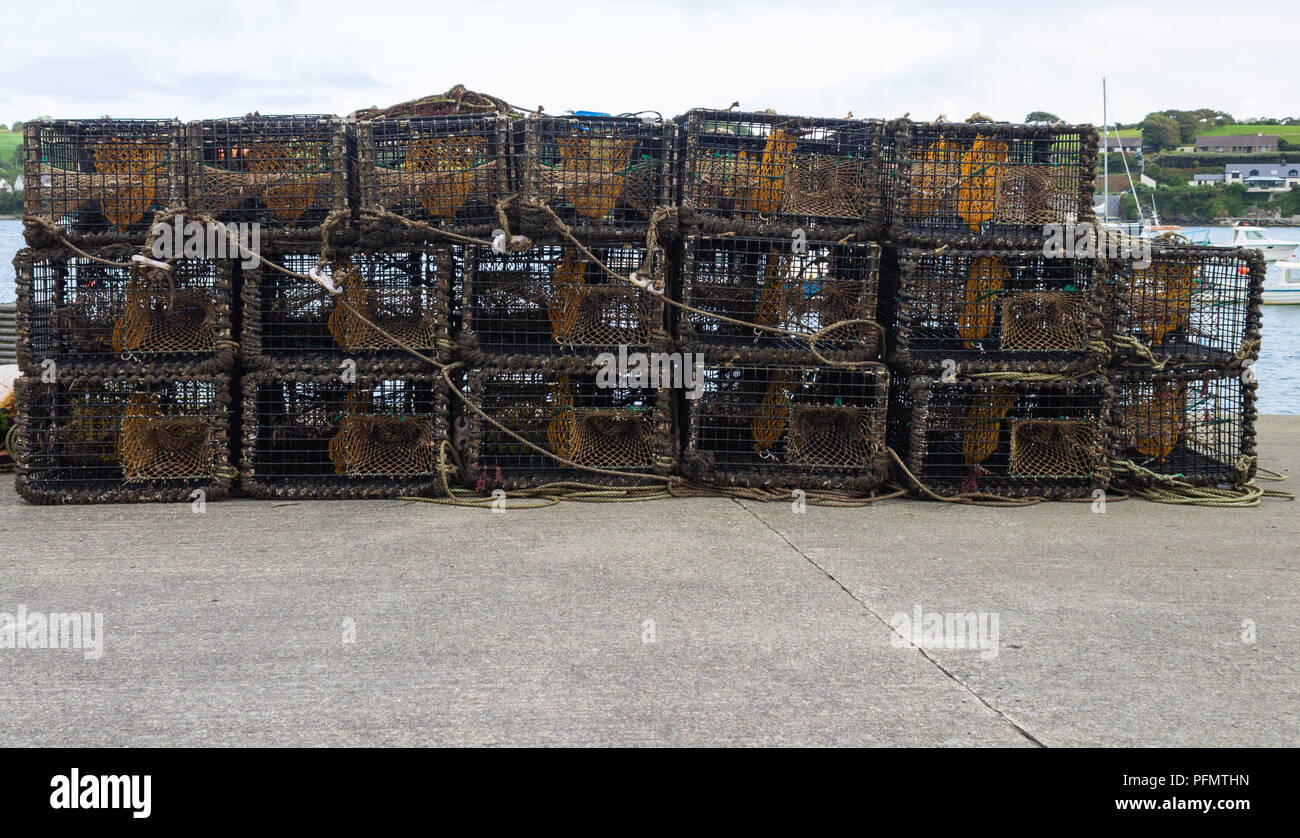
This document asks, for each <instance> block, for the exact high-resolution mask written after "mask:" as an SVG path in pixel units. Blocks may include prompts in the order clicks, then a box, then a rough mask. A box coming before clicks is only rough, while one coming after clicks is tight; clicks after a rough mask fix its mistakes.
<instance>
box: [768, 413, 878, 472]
mask: <svg viewBox="0 0 1300 838" xmlns="http://www.w3.org/2000/svg"><path fill="white" fill-rule="evenodd" d="M877 425H878V423H875V422H873V421H872V414H871V411H869V410H866V409H863V408H860V407H850V406H847V405H806V404H800V405H793V406H791V407H790V428H789V435H788V438H787V442H786V456H785V458H786V462H789V463H797V464H800V465H810V466H838V467H852V468H863V467H867V466H870V465H871V464H872V463H873V462H874V461H875V459H876V458H877V457H878V456H879V454H880V452H881V450H883V449H882V447H881V440H880V439H879V428H878V426H877Z"/></svg>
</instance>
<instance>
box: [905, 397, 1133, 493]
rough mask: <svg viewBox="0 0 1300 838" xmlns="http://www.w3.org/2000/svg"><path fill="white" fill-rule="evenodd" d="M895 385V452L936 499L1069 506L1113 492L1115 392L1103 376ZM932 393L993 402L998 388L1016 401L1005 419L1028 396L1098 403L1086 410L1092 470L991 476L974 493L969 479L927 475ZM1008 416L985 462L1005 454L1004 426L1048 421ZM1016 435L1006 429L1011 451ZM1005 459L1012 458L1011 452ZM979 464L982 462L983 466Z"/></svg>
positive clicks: (1010, 429) (1009, 428) (976, 487)
mask: <svg viewBox="0 0 1300 838" xmlns="http://www.w3.org/2000/svg"><path fill="white" fill-rule="evenodd" d="M894 382H895V383H894V389H893V391H892V394H891V397H890V418H889V433H888V437H889V444H890V447H891V448H893V449H894V451H895V452H896V453H897V454H898V456H899V459H900V460H901V461H902V462H903V464H904V465H905V466H906V467H907V469H908V470H909V471H910V472H911V473H912V474H913V475H915V477H916V479H918V480H919V481H921V482H922V483H923V484H924V485H925V486H926V488H928V489H930V490H931V491H933V492H934V493H935V494H938V495H944V496H953V495H959V494H963V493H966V492H968V491H971V490H972V488H973V490H974V491H976V492H978V493H980V494H984V495H992V496H995V497H1007V498H1039V499H1042V500H1070V499H1075V498H1082V497H1088V496H1092V495H1094V493H1095V492H1097V491H1099V490H1100V491H1105V490H1106V489H1107V488H1108V487H1109V486H1110V483H1111V461H1112V459H1113V457H1114V454H1115V450H1116V449H1115V436H1114V423H1113V420H1112V410H1113V405H1114V399H1115V391H1114V388H1113V386H1112V383H1111V381H1110V379H1109V378H1108V377H1107V376H1106V375H1104V374H1092V375H1086V376H1082V377H1079V378H1075V379H1059V380H1056V381H1033V380H1029V381H1026V380H1022V379H994V380H990V379H979V378H971V377H967V376H958V377H956V378H955V379H953V380H952V381H948V382H945V381H944V380H943V379H940V378H935V377H932V376H927V375H914V374H913V375H898V376H897V377H896V378H895V379H894ZM934 388H961V389H964V390H965V391H966V392H967V393H970V394H971V397H972V399H973V398H974V397H975V395H977V394H978V395H983V396H990V397H991V396H994V395H995V394H996V393H997V392H998V391H999V389H1000V388H1004V389H1005V390H1008V391H1010V392H1011V393H1012V394H1014V395H1015V399H1016V401H1015V402H1013V404H1012V406H1011V409H1009V410H1008V411H1006V413H1010V412H1011V411H1012V410H1015V408H1016V404H1017V403H1018V402H1019V400H1020V398H1021V397H1023V396H1025V395H1034V394H1038V395H1042V394H1044V393H1049V394H1055V395H1057V396H1070V395H1075V394H1083V395H1084V396H1086V397H1087V398H1090V399H1093V400H1095V407H1089V408H1087V411H1088V413H1089V414H1091V415H1092V416H1093V417H1095V418H1091V419H1089V420H1088V421H1089V422H1090V424H1092V426H1093V428H1094V434H1095V436H1094V441H1095V444H1096V449H1095V450H1094V452H1093V457H1092V463H1093V466H1094V468H1093V469H1092V470H1091V471H1090V472H1089V474H1088V475H1086V476H1083V475H1079V476H1058V477H1054V478H1050V477H1049V478H1043V477H1033V476H1015V475H1011V474H1009V473H1008V474H1007V475H1005V476H998V475H993V476H992V478H991V479H992V480H993V481H994V482H992V483H990V482H988V480H989V479H990V478H981V480H982V481H983V482H979V481H977V482H976V484H975V485H974V487H970V486H967V485H965V484H966V483H967V480H966V479H961V480H959V479H958V478H955V477H944V476H935V475H934V474H932V473H931V472H930V470H929V469H927V467H926V463H925V460H926V455H927V452H928V450H929V448H928V446H927V444H926V434H927V433H928V431H929V429H930V428H931V427H932V425H933V420H934V418H935V417H934V415H933V414H932V412H931V406H932V397H933V395H934ZM1006 413H1003V414H1002V415H1001V416H1000V417H999V419H998V438H997V439H998V441H997V443H996V445H995V447H994V449H992V450H991V451H990V452H989V453H988V454H986V456H985V459H987V457H988V456H991V455H992V454H994V453H996V452H998V451H1000V450H1001V449H1002V445H1003V443H1002V433H1003V431H1002V425H1003V423H1016V422H1021V421H1025V419H1026V418H1029V419H1042V418H1045V417H1023V416H1019V417H1017V416H1012V417H1008V416H1007V415H1006ZM940 418H942V417H940ZM1056 419H1057V420H1059V421H1064V422H1077V421H1079V420H1078V419H1077V418H1074V417H1068V418H1062V417H1059V416H1058V417H1056ZM1012 432H1013V429H1012V428H1011V427H1008V429H1007V431H1006V436H1007V441H1008V445H1009V444H1010V442H1011V439H1012ZM1007 454H1008V457H1009V456H1010V451H1009V450H1008V452H1007ZM980 462H983V460H981V461H980ZM976 465H978V463H976ZM1008 471H1009V466H1008ZM902 482H904V483H905V485H907V486H908V487H909V488H914V487H913V485H912V481H911V480H905V481H902Z"/></svg>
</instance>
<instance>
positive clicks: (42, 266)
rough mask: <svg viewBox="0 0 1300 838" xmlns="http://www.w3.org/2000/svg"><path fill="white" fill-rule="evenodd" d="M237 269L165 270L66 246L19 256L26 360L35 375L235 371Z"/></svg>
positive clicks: (194, 262)
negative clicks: (233, 326)
mask: <svg viewBox="0 0 1300 838" xmlns="http://www.w3.org/2000/svg"><path fill="white" fill-rule="evenodd" d="M137 252H138V249H137V248H134V247H132V246H131V245H126V244H122V245H105V246H102V247H100V248H98V249H96V250H95V251H93V255H96V256H98V257H99V258H101V259H105V260H108V261H112V262H126V261H129V260H130V259H131V256H132V254H133V253H137ZM232 269H233V263H232V262H231V261H230V260H226V259H178V260H177V261H175V262H173V263H172V269H171V271H162V270H158V269H156V268H151V267H146V266H144V265H142V264H139V263H136V264H133V265H132V266H131V267H129V268H124V267H115V266H112V265H104V264H101V263H99V262H95V261H93V260H91V259H87V258H85V257H83V256H76V255H73V254H72V252H71V251H68V250H65V249H63V248H52V249H47V250H30V249H28V250H22V251H20V252H19V253H18V255H17V257H15V259H14V271H15V274H16V275H17V288H18V336H19V340H18V358H19V363H20V364H21V366H22V368H23V370H24V372H26V373H28V374H29V375H38V374H40V373H41V372H43V371H45V370H47V369H49V368H50V366H51V362H52V364H53V367H54V368H55V369H76V370H77V371H79V372H81V373H82V374H96V375H112V374H114V371H116V372H117V373H118V374H125V373H127V372H141V371H144V370H146V369H147V370H148V371H149V372H151V373H153V374H155V375H158V374H162V373H163V372H165V371H167V370H183V371H189V372H221V371H229V370H230V368H231V366H232V365H233V363H234V349H233V347H234V344H233V342H232V340H231V327H230V308H231V302H232V300H231V295H232V292H231V273H232Z"/></svg>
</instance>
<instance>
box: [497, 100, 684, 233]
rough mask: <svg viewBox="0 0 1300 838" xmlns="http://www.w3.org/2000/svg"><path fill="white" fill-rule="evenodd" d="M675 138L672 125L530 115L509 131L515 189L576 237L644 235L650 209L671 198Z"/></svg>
mask: <svg viewBox="0 0 1300 838" xmlns="http://www.w3.org/2000/svg"><path fill="white" fill-rule="evenodd" d="M676 137H677V129H676V126H674V125H673V124H672V123H671V122H665V121H663V120H658V119H641V118H640V117H636V116H619V117H609V116H545V115H543V116H531V117H528V118H526V119H524V120H521V121H519V123H518V125H517V127H516V129H515V138H516V139H515V146H516V149H517V154H518V161H519V163H518V165H519V175H520V178H519V179H520V182H519V189H520V191H521V192H522V193H523V195H524V196H526V197H528V198H531V199H534V200H537V201H540V202H542V203H543V204H545V205H546V206H548V207H550V209H551V210H553V211H554V212H555V213H556V214H557V215H558V216H559V217H560V219H561V220H562V221H563V222H564V223H565V224H567V225H568V226H569V227H571V228H572V229H573V230H574V232H575V234H577V235H578V236H579V238H582V237H584V236H600V235H602V234H604V235H612V234H617V233H618V232H620V231H627V232H629V233H630V234H639V235H640V236H641V237H644V235H645V225H646V224H647V222H649V221H650V217H651V215H652V213H653V212H654V210H655V209H656V208H657V207H661V206H667V205H669V204H671V203H672V201H673V191H672V183H673V180H672V176H673V165H674V160H675V148H676ZM537 221H538V223H540V224H542V225H543V226H545V225H547V224H548V223H549V221H550V219H546V218H541V219H537ZM530 232H531V231H530Z"/></svg>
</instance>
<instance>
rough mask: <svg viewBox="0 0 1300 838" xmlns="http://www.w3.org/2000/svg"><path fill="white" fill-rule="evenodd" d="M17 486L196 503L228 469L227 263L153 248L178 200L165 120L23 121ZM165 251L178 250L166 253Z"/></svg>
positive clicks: (230, 361) (68, 499)
mask: <svg viewBox="0 0 1300 838" xmlns="http://www.w3.org/2000/svg"><path fill="white" fill-rule="evenodd" d="M24 132H25V136H24V143H25V149H26V161H25V163H26V171H25V178H26V181H27V183H28V184H29V186H28V191H27V215H26V216H25V217H24V220H25V222H26V233H27V238H28V244H29V245H30V247H29V248H27V249H24V250H22V251H20V252H19V253H18V255H17V257H16V258H15V259H14V267H15V273H16V276H17V288H18V362H19V365H20V367H21V370H22V373H23V374H22V376H21V377H20V378H19V379H18V404H17V423H16V425H17V428H16V449H17V452H18V454H19V465H18V478H17V484H16V485H17V489H18V492H19V493H20V494H21V495H22V496H23V497H24V498H26V499H27V500H29V501H31V502H33V503H88V502H125V501H186V500H188V501H200V500H202V501H206V500H211V499H215V498H218V497H220V496H222V495H224V494H226V493H227V492H228V491H229V489H230V487H231V485H232V483H233V482H234V477H235V472H234V470H233V468H232V465H231V463H232V459H231V452H230V444H229V443H230V438H229V429H230V424H231V417H232V415H234V414H233V412H232V410H231V375H232V373H233V371H234V365H235V346H236V344H235V343H234V340H233V337H234V327H233V322H234V320H233V315H232V311H233V308H234V306H233V303H234V291H233V288H234V281H235V274H234V272H235V270H236V268H235V264H234V262H233V260H231V259H229V258H215V257H212V256H211V255H210V254H203V253H196V254H194V255H192V256H191V255H187V254H182V253H171V252H170V251H169V252H167V253H166V254H165V255H167V256H168V257H169V258H168V259H166V260H162V259H159V258H157V257H158V256H159V255H160V254H159V251H158V250H157V249H156V248H155V247H153V246H152V245H153V242H154V241H155V240H156V239H160V238H161V239H162V240H163V241H162V242H161V244H162V245H164V246H167V245H169V244H170V236H169V234H166V233H164V232H161V231H159V230H156V229H155V226H154V225H155V222H156V221H159V220H166V219H168V218H170V217H171V214H172V213H174V212H175V211H177V210H178V209H179V208H181V206H182V203H183V200H184V185H185V171H184V163H183V161H184V151H183V149H184V128H183V126H182V125H181V124H180V123H178V122H175V121H169V120H110V119H102V120H48V119H47V120H40V121H37V122H29V123H27V124H26V126H25V129H24ZM170 257H175V258H170Z"/></svg>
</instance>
